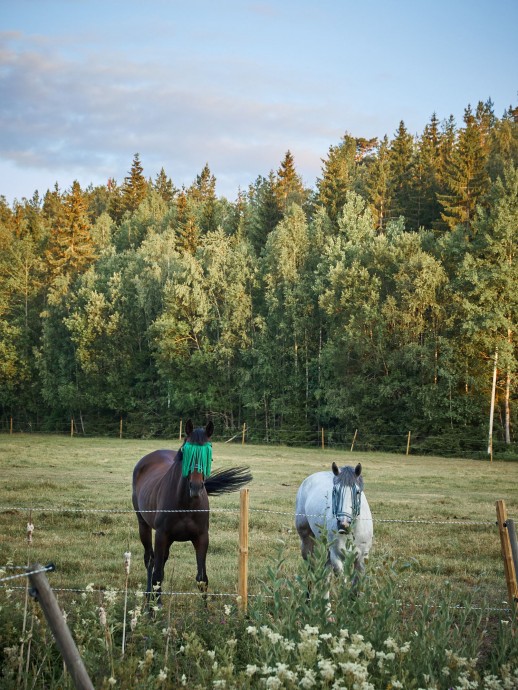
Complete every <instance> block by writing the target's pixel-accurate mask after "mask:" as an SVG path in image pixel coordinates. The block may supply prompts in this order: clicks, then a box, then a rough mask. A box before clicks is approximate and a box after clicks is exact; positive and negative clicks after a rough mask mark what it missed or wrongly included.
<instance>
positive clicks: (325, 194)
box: [317, 134, 357, 223]
mask: <svg viewBox="0 0 518 690" xmlns="http://www.w3.org/2000/svg"><path fill="white" fill-rule="evenodd" d="M356 141H357V140H356V139H353V137H351V136H349V134H345V135H344V137H343V139H342V141H341V142H340V144H339V145H338V146H330V147H329V153H328V155H327V158H326V159H325V160H322V163H323V166H322V179H320V180H318V181H317V189H318V202H319V203H320V204H321V205H322V206H323V207H324V208H325V210H326V212H327V215H328V216H329V218H330V220H331V221H332V222H333V223H336V222H337V221H338V216H339V215H340V212H341V210H342V208H343V205H344V203H345V195H346V194H347V192H348V191H350V190H351V189H352V188H353V185H354V180H355V167H356V157H357V146H356Z"/></svg>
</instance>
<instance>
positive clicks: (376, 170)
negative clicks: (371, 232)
mask: <svg viewBox="0 0 518 690" xmlns="http://www.w3.org/2000/svg"><path fill="white" fill-rule="evenodd" d="M365 186H366V191H367V195H368V199H369V204H370V208H371V211H372V213H373V215H374V218H375V224H376V228H377V229H378V230H379V231H380V232H383V231H384V229H385V226H386V224H387V222H388V220H389V218H390V217H391V209H392V190H391V185H390V155H389V142H388V137H387V136H386V135H385V137H384V138H383V140H382V142H381V144H380V146H379V148H378V152H377V155H376V157H375V158H374V161H373V162H372V163H371V164H370V165H369V167H368V169H367V173H366V180H365Z"/></svg>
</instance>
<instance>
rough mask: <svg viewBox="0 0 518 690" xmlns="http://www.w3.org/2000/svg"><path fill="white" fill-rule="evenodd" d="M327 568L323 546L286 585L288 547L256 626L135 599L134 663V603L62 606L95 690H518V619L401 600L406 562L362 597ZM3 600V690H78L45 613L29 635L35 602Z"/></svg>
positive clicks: (378, 573) (252, 615)
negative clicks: (152, 605)
mask: <svg viewBox="0 0 518 690" xmlns="http://www.w3.org/2000/svg"><path fill="white" fill-rule="evenodd" d="M325 561H326V547H325V545H324V544H319V545H317V548H316V552H315V557H314V559H313V560H312V562H311V563H304V562H302V561H301V562H300V563H299V567H298V569H297V571H296V574H295V576H292V575H291V576H287V575H286V573H287V572H289V571H286V568H285V563H284V560H283V546H282V545H280V546H279V553H278V554H277V556H276V557H275V558H274V559H273V560H272V562H271V565H270V567H269V568H268V576H267V579H266V581H265V582H264V583H263V587H262V594H261V595H260V596H257V597H254V598H253V599H252V600H251V602H250V604H249V609H248V615H247V616H244V615H242V614H240V613H239V612H238V610H237V608H236V606H235V604H234V603H233V602H232V603H231V604H228V603H227V604H225V603H224V602H223V600H221V599H209V600H208V602H207V603H205V601H204V600H203V598H202V597H198V598H193V597H191V598H189V599H184V598H182V597H174V596H169V597H167V596H165V597H164V600H165V604H164V607H163V608H161V609H156V608H155V609H154V610H153V611H152V612H151V614H150V613H149V612H148V610H147V609H146V605H145V598H144V596H143V594H142V593H137V594H136V595H132V599H133V600H132V601H130V603H129V607H128V613H127V617H126V649H125V654H124V656H122V653H121V649H122V635H123V610H124V608H123V594H122V593H120V592H119V593H117V592H115V591H111V590H105V591H102V592H101V591H96V590H94V589H93V588H92V587H91V586H89V587H86V590H85V591H83V592H82V593H78V594H76V595H72V596H71V597H70V598H68V599H67V600H66V602H65V603H64V602H63V600H62V601H61V604H62V607H63V608H64V611H65V614H66V618H67V622H68V625H69V627H70V629H71V631H72V634H73V636H74V638H75V640H76V643H77V645H78V648H79V651H80V653H81V655H82V658H83V661H84V663H85V665H86V668H87V669H88V672H89V674H90V676H91V678H92V681H93V683H94V686H95V687H96V688H106V689H108V688H111V687H114V688H135V689H137V688H138V689H141V688H142V689H144V688H164V689H167V688H169V689H172V688H175V689H176V688H181V687H186V688H189V689H191V690H198V689H199V690H206V689H207V688H225V689H227V688H228V689H230V688H235V689H236V690H243V689H248V688H249V689H252V688H261V689H264V688H267V689H271V690H281V689H282V688H286V689H291V688H293V689H294V690H295V689H298V688H304V689H307V690H310V689H311V688H315V689H320V688H322V689H329V690H349V689H350V688H357V689H359V690H380V689H386V690H392V689H396V688H405V689H412V688H416V689H419V688H421V689H434V690H442V689H444V690H449V689H455V690H456V689H457V688H458V689H461V688H462V689H465V688H471V689H474V690H476V689H484V690H497V689H500V688H501V689H505V690H512V689H513V688H518V644H517V626H516V619H515V618H514V619H513V618H512V617H510V616H509V615H508V614H506V613H505V612H490V611H489V610H488V609H480V608H474V607H472V606H471V603H470V601H468V600H466V601H464V602H463V604H462V606H459V603H458V596H457V595H456V597H455V602H456V603H455V604H453V597H450V594H449V592H448V588H447V587H445V589H444V590H443V591H442V592H441V593H440V594H439V595H438V596H437V597H436V598H435V599H434V600H433V601H432V600H431V599H430V598H429V597H423V598H418V597H417V596H416V597H414V598H413V599H412V600H409V599H405V601H404V602H402V601H400V598H399V582H400V574H401V573H400V569H399V567H398V565H397V563H380V564H378V565H376V566H374V567H372V566H370V567H369V568H368V570H367V574H366V575H365V577H363V578H362V580H361V582H360V584H359V586H358V587H357V589H354V590H353V589H351V587H350V586H349V585H347V584H344V583H343V581H341V580H340V581H339V580H337V579H336V578H334V577H331V578H330V579H328V577H327V574H326V570H325V567H324V566H325ZM352 568H353V564H352V555H348V556H347V558H346V572H347V573H348V575H349V577H350V576H351V575H352ZM329 587H330V588H331V596H330V599H327V598H326V592H327V590H328V589H329ZM227 601H232V600H230V599H228V600H227ZM0 602H1V604H0V639H1V649H0V665H1V668H2V672H1V673H2V675H1V677H0V684H1V686H2V688H4V689H5V690H11V689H13V690H14V689H15V688H16V689H17V690H18V689H20V688H46V689H48V690H57V689H58V688H60V689H61V688H72V683H71V680H70V677H68V676H67V674H66V673H65V672H64V669H63V663H62V660H61V658H60V656H59V653H58V652H57V650H56V647H55V644H54V642H53V640H52V638H51V635H50V633H49V631H48V628H47V625H46V623H45V621H44V619H43V615H42V612H41V610H40V609H39V606H38V604H37V603H35V602H30V604H29V610H28V611H27V616H26V622H25V633H24V634H23V635H21V631H22V629H23V627H22V626H23V619H24V608H25V607H24V597H23V594H22V593H21V592H20V591H15V590H11V591H9V590H2V591H1V592H0Z"/></svg>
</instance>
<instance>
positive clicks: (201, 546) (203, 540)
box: [192, 531, 209, 592]
mask: <svg viewBox="0 0 518 690" xmlns="http://www.w3.org/2000/svg"><path fill="white" fill-rule="evenodd" d="M192 545H193V546H194V549H195V551H196V565H197V567H198V572H197V573H196V582H197V583H198V589H199V590H200V592H206V591H207V588H208V586H209V578H208V577H207V571H206V569H205V563H206V560H207V550H208V548H209V533H208V531H207V532H205V533H202V534H200V535H198V536H197V537H195V538H194V539H192Z"/></svg>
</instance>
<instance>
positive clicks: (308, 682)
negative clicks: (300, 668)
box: [299, 668, 317, 690]
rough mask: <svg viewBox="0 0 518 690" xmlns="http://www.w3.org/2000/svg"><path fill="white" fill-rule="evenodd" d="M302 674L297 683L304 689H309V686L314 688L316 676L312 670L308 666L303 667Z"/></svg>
mask: <svg viewBox="0 0 518 690" xmlns="http://www.w3.org/2000/svg"><path fill="white" fill-rule="evenodd" d="M304 674H305V675H304V676H303V677H302V678H301V679H300V680H299V685H300V687H301V688H304V690H310V688H314V687H315V686H316V684H317V678H316V674H315V672H314V671H312V670H311V669H310V668H306V669H304Z"/></svg>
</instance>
